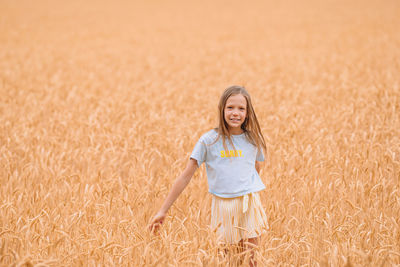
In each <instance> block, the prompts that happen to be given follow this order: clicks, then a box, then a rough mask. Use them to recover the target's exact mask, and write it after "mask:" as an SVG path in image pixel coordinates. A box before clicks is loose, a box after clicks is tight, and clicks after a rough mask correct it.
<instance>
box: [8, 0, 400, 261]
mask: <svg viewBox="0 0 400 267" xmlns="http://www.w3.org/2000/svg"><path fill="white" fill-rule="evenodd" d="M144 2H145V3H144ZM399 11H400V5H399V3H398V1H395V0H392V1H391V0H385V1H373V0H368V1H315V0H311V1H293V2H290V1H289V2H288V1H251V2H247V3H244V2H242V1H229V2H228V1H199V2H198V3H192V2H191V1H182V0H171V1H122V0H121V1H116V2H113V1H106V0H101V1H85V2H80V1H63V2H61V1H45V0H39V1H26V0H21V1H6V0H4V1H1V2H0V152H1V153H0V164H1V168H0V182H1V186H0V265H2V266H24V265H25V266H32V265H34V266H79V265H83V266H87V265H89V266H104V265H105V266H226V265H229V264H231V265H233V264H234V262H235V261H236V260H237V259H229V258H228V257H224V256H223V255H222V254H221V249H220V248H219V247H218V245H217V242H216V240H215V238H214V233H213V231H212V229H209V228H208V225H209V222H210V196H209V194H208V193H207V183H206V175H205V171H204V169H203V167H202V168H200V170H199V171H197V173H196V174H195V177H194V178H193V179H192V181H191V183H190V184H189V186H188V188H187V189H186V190H185V191H184V193H183V194H182V195H181V196H180V197H179V199H178V201H177V202H176V203H175V204H174V206H173V208H172V209H171V210H170V212H169V216H168V218H167V220H166V222H165V224H164V226H163V228H162V229H161V231H160V233H159V234H158V235H151V234H150V233H149V232H148V231H147V224H148V222H149V220H150V218H151V217H152V216H153V215H154V213H155V212H156V210H157V209H158V208H159V206H160V205H161V203H162V201H163V199H164V197H165V196H166V194H167V192H168V190H169V188H170V186H171V184H172V182H173V181H174V179H175V178H176V177H177V175H179V173H180V172H181V171H182V170H183V167H184V166H185V163H186V161H187V159H188V156H189V154H190V152H191V150H192V149H193V146H194V144H195V143H196V141H197V138H198V137H199V136H200V135H201V134H202V133H204V132H205V131H207V130H209V129H210V128H212V127H214V126H216V125H217V102H218V98H219V95H220V93H221V92H222V90H223V89H225V88H226V87H228V86H230V85H232V84H239V85H244V86H246V88H247V89H248V90H249V91H250V93H251V95H252V97H253V100H254V105H255V109H256V112H257V115H258V117H259V120H260V124H261V127H262V129H263V133H264V135H265V136H266V139H267V145H268V153H267V161H266V164H265V166H264V167H263V169H262V179H263V180H264V182H265V183H266V185H267V189H266V190H265V191H264V192H263V193H262V194H261V198H262V201H263V205H264V207H265V209H266V211H267V214H268V217H269V224H270V230H269V231H268V232H267V233H266V234H265V235H264V236H263V237H262V240H261V243H260V246H259V248H258V249H257V258H258V262H259V265H260V266H344V265H347V266H395V265H400V242H399V240H400V225H399V224H400V219H399V214H400V188H399V184H400V130H399V129H400V119H399V113H400V87H399V85H400V75H399V73H400V67H399V66H400V62H399V59H400V52H399V51H400V49H399V44H400V34H399V33H400V31H399V30H398V27H399V25H400V16H399V15H398V14H399V13H400V12H399Z"/></svg>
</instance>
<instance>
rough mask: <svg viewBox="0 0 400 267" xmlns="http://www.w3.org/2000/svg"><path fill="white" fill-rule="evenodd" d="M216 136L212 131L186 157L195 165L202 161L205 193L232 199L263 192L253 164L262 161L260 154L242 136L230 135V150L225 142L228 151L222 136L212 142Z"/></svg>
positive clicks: (203, 136) (262, 185) (263, 187)
mask: <svg viewBox="0 0 400 267" xmlns="http://www.w3.org/2000/svg"><path fill="white" fill-rule="evenodd" d="M217 136H218V133H217V132H216V130H211V131H209V132H207V133H205V134H204V135H202V136H201V137H200V139H199V141H198V142H197V144H196V145H195V147H194V149H193V152H192V155H191V156H190V158H193V159H195V160H197V164H198V165H199V166H200V165H201V164H202V163H203V162H205V164H206V170H207V178H208V187H209V192H210V193H211V194H214V195H216V196H218V197H223V198H233V197H238V196H243V195H246V194H248V193H252V192H257V191H260V190H263V189H265V185H264V184H263V182H262V181H261V178H260V176H259V175H258V172H257V170H256V167H255V162H256V161H264V155H263V153H262V151H260V150H259V149H257V147H256V146H254V145H253V144H251V143H250V142H249V141H248V140H247V138H246V135H245V133H243V134H240V135H232V142H233V145H234V148H233V147H232V145H231V144H230V142H229V141H228V140H226V146H227V148H228V151H225V149H224V146H223V144H222V137H220V138H219V139H218V141H217V142H215V140H216V138H217Z"/></svg>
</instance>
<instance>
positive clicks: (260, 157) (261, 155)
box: [256, 149, 264, 161]
mask: <svg viewBox="0 0 400 267" xmlns="http://www.w3.org/2000/svg"><path fill="white" fill-rule="evenodd" d="M256 161H264V153H263V150H262V149H261V150H260V149H257V157H256Z"/></svg>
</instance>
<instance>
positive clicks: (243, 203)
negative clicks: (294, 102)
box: [150, 86, 267, 265]
mask: <svg viewBox="0 0 400 267" xmlns="http://www.w3.org/2000/svg"><path fill="white" fill-rule="evenodd" d="M218 108H219V126H218V128H216V129H213V130H211V131H209V132H207V133H205V134H204V135H203V136H201V138H200V139H199V141H198V142H197V144H196V146H195V147H194V150H193V152H192V154H191V156H190V159H189V162H188V163H187V166H186V168H185V170H184V171H183V173H182V174H181V175H180V176H179V177H178V178H177V179H176V181H175V183H174V184H173V186H172V189H171V191H170V192H169V194H168V196H167V198H166V199H165V201H164V203H163V205H162V207H161V208H160V210H159V211H158V212H157V214H156V215H155V216H154V217H153V219H152V221H151V224H150V228H151V229H152V230H157V229H158V227H159V226H160V225H161V224H162V223H163V222H164V219H165V217H166V214H167V212H168V210H169V208H170V207H171V205H172V204H173V203H174V201H175V200H176V199H177V198H178V196H179V195H180V194H181V193H182V191H183V189H184V188H185V187H186V186H187V184H188V183H189V181H190V179H191V178H192V176H193V174H194V172H195V171H196V169H197V168H198V167H199V166H200V165H201V164H202V163H203V162H204V163H205V164H206V170H207V178H208V185H209V192H210V193H211V194H212V207H211V227H212V229H215V230H216V233H217V236H218V238H219V240H220V241H221V242H223V243H228V244H238V245H239V246H240V247H242V248H245V249H246V248H247V247H248V246H251V247H255V246H257V245H258V239H259V236H260V234H261V233H262V232H263V230H264V229H266V228H267V220H266V215H265V212H264V209H263V207H262V204H261V202H260V197H259V195H258V191H260V190H263V189H264V188H265V186H264V184H263V183H262V181H261V179H260V176H259V171H260V162H261V161H264V155H263V151H265V150H266V146H265V141H264V137H263V135H262V133H261V129H260V125H259V123H258V120H257V117H256V114H255V112H254V109H253V106H252V103H251V99H250V95H249V93H248V92H247V91H246V89H245V88H243V87H240V86H231V87H229V88H227V89H226V90H225V91H224V93H223V94H222V96H221V99H220V102H219V105H218ZM250 261H251V262H250V265H253V264H254V265H255V259H254V252H251V255H250Z"/></svg>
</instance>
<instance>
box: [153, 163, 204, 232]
mask: <svg viewBox="0 0 400 267" xmlns="http://www.w3.org/2000/svg"><path fill="white" fill-rule="evenodd" d="M196 169H197V160H195V159H192V158H191V159H190V160H189V162H188V164H187V165H186V168H185V170H184V171H183V172H182V174H181V175H180V176H179V177H178V178H177V179H176V180H175V183H174V184H173V185H172V188H171V191H170V192H169V194H168V196H167V198H166V199H165V200H164V203H163V204H162V206H161V208H160V210H159V211H158V212H157V214H156V215H155V216H154V217H153V219H152V220H151V223H150V226H149V227H150V230H151V231H157V230H158V228H159V226H160V225H161V224H162V223H163V222H164V219H165V216H166V215H167V212H168V210H169V208H170V207H171V206H172V204H173V203H174V202H175V200H176V199H177V198H178V197H179V195H180V194H181V193H182V191H183V189H185V187H186V186H187V185H188V184H189V182H190V179H191V178H192V176H193V174H194V172H195V171H196Z"/></svg>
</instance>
